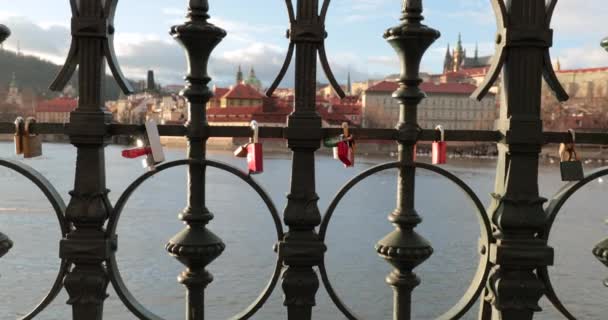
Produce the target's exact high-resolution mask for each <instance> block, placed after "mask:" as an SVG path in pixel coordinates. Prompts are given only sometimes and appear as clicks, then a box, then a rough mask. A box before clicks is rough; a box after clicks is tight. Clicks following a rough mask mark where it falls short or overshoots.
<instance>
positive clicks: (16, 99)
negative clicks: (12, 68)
mask: <svg viewBox="0 0 608 320" xmlns="http://www.w3.org/2000/svg"><path fill="white" fill-rule="evenodd" d="M6 103H8V104H14V105H18V106H22V105H23V99H22V97H21V93H20V92H19V87H17V77H16V76H15V73H14V72H13V78H12V79H11V82H10V84H9V87H8V94H7V95H6Z"/></svg>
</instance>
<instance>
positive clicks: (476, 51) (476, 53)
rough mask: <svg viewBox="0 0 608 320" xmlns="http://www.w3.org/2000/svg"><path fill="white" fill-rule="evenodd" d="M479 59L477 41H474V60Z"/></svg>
mask: <svg viewBox="0 0 608 320" xmlns="http://www.w3.org/2000/svg"><path fill="white" fill-rule="evenodd" d="M477 60H479V43H478V42H475V61H477Z"/></svg>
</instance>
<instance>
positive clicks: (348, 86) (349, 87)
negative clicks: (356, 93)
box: [346, 70, 353, 96]
mask: <svg viewBox="0 0 608 320" xmlns="http://www.w3.org/2000/svg"><path fill="white" fill-rule="evenodd" d="M346 94H347V95H349V96H352V95H353V84H352V82H351V81H350V70H349V71H348V79H347V80H346Z"/></svg>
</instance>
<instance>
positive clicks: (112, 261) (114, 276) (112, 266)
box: [106, 159, 283, 320]
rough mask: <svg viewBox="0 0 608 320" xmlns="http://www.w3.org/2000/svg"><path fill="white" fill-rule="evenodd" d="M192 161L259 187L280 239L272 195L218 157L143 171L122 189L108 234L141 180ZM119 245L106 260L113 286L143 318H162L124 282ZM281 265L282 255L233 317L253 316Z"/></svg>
mask: <svg viewBox="0 0 608 320" xmlns="http://www.w3.org/2000/svg"><path fill="white" fill-rule="evenodd" d="M191 164H198V165H202V166H209V167H213V168H216V169H219V170H222V171H226V172H228V173H231V174H233V175H234V176H236V177H238V178H240V179H241V180H243V181H244V182H246V183H247V184H248V185H249V186H251V187H252V188H253V189H254V190H255V191H256V193H257V194H258V195H259V196H260V197H261V198H262V200H263V202H264V204H266V207H267V208H268V210H269V211H270V214H271V216H272V219H273V222H274V225H275V228H276V233H277V240H279V241H280V240H281V239H282V238H283V225H282V223H281V218H280V216H279V213H278V211H277V209H276V207H275V205H274V203H273V202H272V200H271V199H270V197H269V196H268V194H267V193H266V191H264V189H263V188H262V187H261V186H260V185H259V184H258V183H257V182H255V180H253V178H252V177H251V176H250V175H248V174H247V173H244V172H242V171H241V170H239V169H238V168H235V167H233V166H230V165H228V164H225V163H221V162H216V161H212V160H193V159H183V160H176V161H171V162H167V163H163V164H161V165H159V166H157V167H156V169H155V170H154V171H149V172H147V173H145V174H143V175H141V176H140V177H139V178H137V179H136V180H135V181H133V183H131V185H129V187H127V189H126V190H125V191H124V192H123V194H122V195H121V196H120V198H119V199H118V201H117V202H116V206H115V207H114V210H113V214H112V216H111V217H110V219H109V220H108V226H107V231H106V234H107V236H108V237H110V238H111V239H116V227H117V225H118V221H119V219H120V215H121V213H122V211H123V209H124V206H125V205H126V203H127V201H128V200H129V198H130V197H131V195H132V194H133V193H134V192H135V190H137V188H139V186H140V185H141V184H142V183H144V182H145V181H146V180H148V179H150V178H151V177H153V176H155V175H156V174H158V173H160V172H162V171H165V170H167V169H170V168H173V167H178V166H185V165H191ZM116 249H117V246H116V244H115V247H114V252H113V253H112V254H111V256H110V258H109V259H108V260H107V261H106V263H107V267H108V274H109V276H110V280H111V282H112V286H113V287H114V289H115V290H116V293H117V294H118V296H119V298H120V300H121V301H122V302H123V303H124V304H125V306H126V307H127V308H128V309H129V310H130V311H131V312H132V313H133V314H134V315H135V316H137V317H138V318H140V319H146V320H163V319H162V318H161V317H159V316H157V315H155V314H154V313H152V312H151V311H149V310H147V309H146V308H145V307H144V306H143V305H142V304H141V303H139V302H138V301H137V299H136V298H135V297H134V296H133V294H131V292H130V291H129V289H128V288H127V286H126V285H125V283H124V281H123V279H122V276H121V275H120V271H119V268H118V264H117V262H116V255H115V252H116ZM281 269H282V261H281V259H280V258H279V259H277V262H276V265H275V268H274V272H273V274H272V277H271V279H270V281H269V282H268V284H267V285H266V287H265V288H264V290H263V291H262V293H261V294H260V295H259V296H258V297H257V298H256V300H255V301H254V302H253V303H252V304H251V305H249V306H248V307H247V308H246V309H245V310H243V311H241V312H239V313H238V314H237V315H235V316H233V317H232V318H231V319H235V320H236V319H238V320H244V319H248V318H250V317H251V316H253V315H254V314H255V313H256V312H257V311H258V310H259V309H260V308H261V307H262V305H264V303H265V302H266V300H267V299H268V298H269V297H270V294H271V293H272V292H273V291H274V288H275V287H276V284H277V282H278V280H279V277H280V275H281Z"/></svg>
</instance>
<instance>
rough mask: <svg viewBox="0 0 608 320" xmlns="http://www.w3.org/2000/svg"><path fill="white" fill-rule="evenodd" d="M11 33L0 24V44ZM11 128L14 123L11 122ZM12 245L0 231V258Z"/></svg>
mask: <svg viewBox="0 0 608 320" xmlns="http://www.w3.org/2000/svg"><path fill="white" fill-rule="evenodd" d="M10 35H11V31H10V30H9V28H7V27H6V26H5V25H3V24H0V44H2V42H4V40H6V39H7V38H8V37H9V36H10ZM13 130H15V125H14V124H13ZM12 247H13V242H12V241H11V239H9V237H8V236H6V235H5V234H3V233H2V232H0V258H2V256H4V255H5V254H6V253H7V252H8V251H9V250H10V249H11V248H12Z"/></svg>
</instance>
